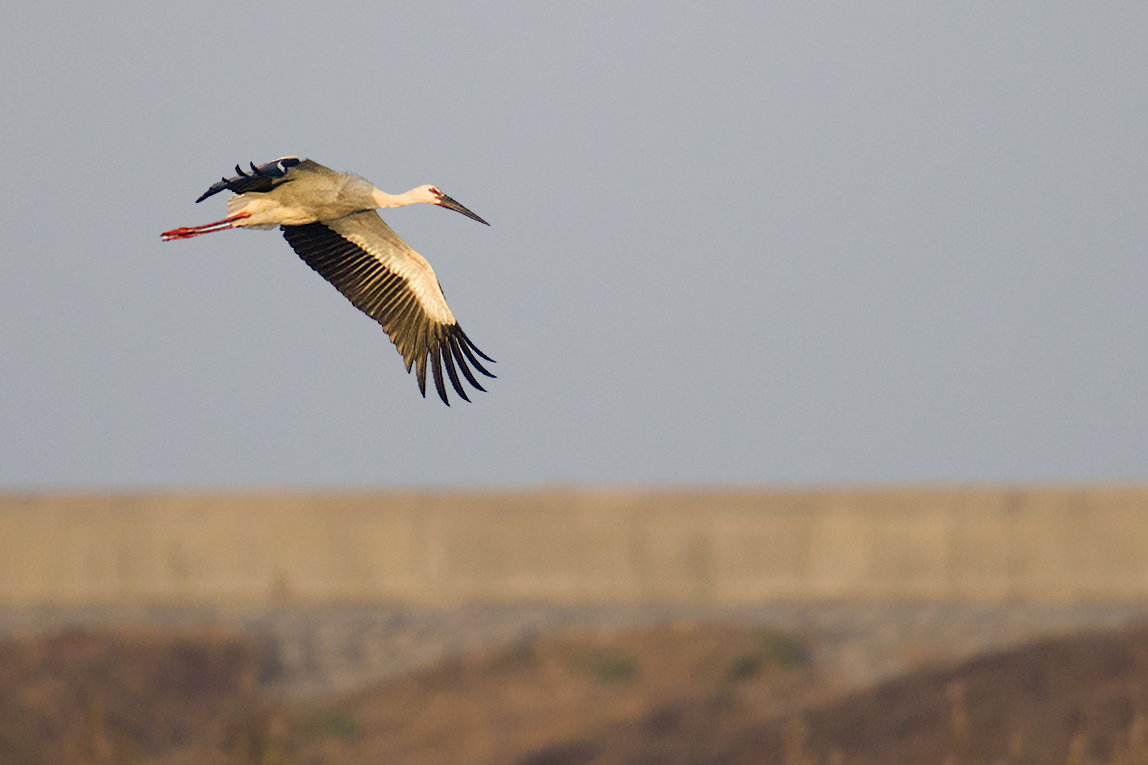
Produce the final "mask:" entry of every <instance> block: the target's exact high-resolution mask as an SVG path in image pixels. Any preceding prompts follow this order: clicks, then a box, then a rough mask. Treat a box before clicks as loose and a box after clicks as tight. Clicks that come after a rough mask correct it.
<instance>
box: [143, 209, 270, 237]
mask: <svg viewBox="0 0 1148 765" xmlns="http://www.w3.org/2000/svg"><path fill="white" fill-rule="evenodd" d="M250 217H251V213H249V212H241V213H236V214H235V215H232V216H230V217H227V218H224V219H223V220H217V221H215V223H204V224H203V225H202V226H180V227H179V228H173V229H172V230H171V231H164V232H163V233H162V234H160V237H161V238H162V239H163V241H165V242H170V241H171V240H173V239H190V238H191V237H193V236H199V235H200V234H210V233H212V232H215V231H226V230H227V229H229V228H234V227H235V223H234V221H237V220H240V219H242V218H250Z"/></svg>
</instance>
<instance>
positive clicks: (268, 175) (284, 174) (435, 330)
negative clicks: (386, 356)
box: [162, 157, 494, 406]
mask: <svg viewBox="0 0 1148 765" xmlns="http://www.w3.org/2000/svg"><path fill="white" fill-rule="evenodd" d="M235 172H236V173H237V175H236V177H234V178H223V179H221V180H220V181H219V182H218V183H215V184H213V185H212V186H211V187H210V188H209V189H208V190H207V191H205V192H204V193H203V194H202V195H201V196H200V197H199V199H197V200H195V201H196V202H197V203H199V202H202V201H203V200H205V199H207V198H208V197H210V196H211V195H213V194H218V193H219V192H221V191H223V190H224V189H226V190H228V191H231V192H234V196H232V197H231V198H230V199H228V200H227V217H226V218H224V219H223V220H218V221H215V222H214V223H206V224H204V225H202V226H190V227H181V228H175V229H172V230H171V231H165V232H163V234H162V238H163V241H165V242H169V241H172V240H173V239H190V238H191V237H193V236H199V235H200V234H210V233H213V232H215V231H226V230H227V229H229V228H254V229H268V228H274V227H275V226H278V227H279V230H280V231H282V232H283V237H284V238H285V239H286V240H287V243H288V244H289V245H291V248H292V249H293V250H295V252H296V253H298V255H299V257H300V258H302V259H303V261H304V262H305V263H306V264H307V265H309V266H310V267H311V268H313V269H314V270H315V271H316V272H318V274H319V275H320V276H322V277H323V278H324V279H326V280H327V281H329V282H330V283H331V284H333V285H334V286H335V289H337V290H339V292H341V293H343V296H344V297H346V298H347V299H348V300H350V301H351V303H352V304H354V306H355V307H356V308H358V309H359V310H360V311H362V312H363V313H365V314H367V315H368V316H370V317H371V318H372V319H374V320H375V321H377V322H378V323H379V324H381V325H382V327H383V330H384V331H386V333H387V335H388V336H389V337H390V338H391V342H392V343H394V344H395V347H396V348H397V349H398V351H399V353H400V354H401V355H402V357H403V360H404V361H405V362H406V366H407V373H408V374H409V373H410V371H411V368H412V367H413V368H414V369H415V374H416V377H417V378H418V382H419V391H420V392H421V393H422V395H423V397H424V398H425V397H426V376H427V359H428V358H429V359H430V367H431V371H432V374H433V375H434V383H435V388H436V389H437V390H438V395H439V398H441V399H442V400H443V403H444V404H446V405H447V406H450V401H449V400H447V394H446V385H445V384H444V382H443V367H445V368H446V374H447V377H449V378H450V384H451V386H452V387H453V388H454V389H455V391H456V392H457V393H458V395H459V396H461V397H462V398H463V400H465V401H470V399H469V398H467V395H466V391H465V390H463V386H462V383H461V382H460V380H459V375H458V373H459V372H461V373H462V376H463V377H465V378H466V380H467V382H469V383H470V384H471V385H473V386H474V387H475V388H477V389H478V390H481V391H485V388H483V387H482V386H481V385H479V384H478V381H477V380H476V379H475V377H474V374H473V373H472V372H471V370H470V367H471V366H473V367H474V368H475V369H477V370H478V371H479V372H481V373H482V374H484V375H486V376H487V377H494V375H492V374H491V373H490V372H488V371H487V370H486V369H484V368H483V366H482V364H481V363H480V362H479V360H478V358H476V356H480V357H482V358H483V359H485V360H486V361H490V362H493V361H494V359H492V358H490V357H489V356H487V355H486V354H485V353H483V352H482V351H480V350H479V349H478V347H477V346H476V345H475V344H474V343H472V342H471V341H470V338H468V337H467V336H466V333H465V332H463V331H462V327H460V326H459V325H458V322H457V321H455V319H454V316H453V315H452V314H451V312H450V308H448V307H447V305H446V298H444V297H443V294H442V287H441V286H440V285H439V282H438V279H437V278H436V277H435V274H434V271H433V270H432V269H431V267H430V263H427V261H426V260H425V259H424V258H423V257H422V256H421V255H419V254H418V253H417V252H415V251H414V250H412V249H411V248H410V247H409V246H408V245H407V243H406V242H404V241H403V240H402V239H400V238H399V236H398V235H397V234H396V233H395V232H394V231H392V230H391V228H390V226H388V225H387V224H386V223H384V222H383V219H382V218H380V217H379V214H378V213H377V212H376V210H379V209H388V208H391V207H403V206H404V205H410V204H418V203H424V204H432V205H438V206H439V207H445V208H446V209H448V210H454V211H456V212H460V213H462V214H463V215H465V216H466V217H468V218H471V219H473V220H476V221H478V222H479V223H483V224H485V225H488V226H489V225H490V224H489V223H487V222H486V221H484V220H483V219H482V218H480V217H478V216H477V215H475V214H474V213H472V212H471V211H470V210H468V209H466V208H465V207H463V206H462V205H461V204H459V203H458V202H456V201H455V200H453V199H451V198H450V197H448V196H447V195H446V194H443V193H442V192H441V191H439V190H438V189H437V188H436V187H434V186H419V187H418V188H414V189H411V190H410V191H408V192H406V193H405V194H398V195H392V194H388V193H386V192H384V191H380V190H379V189H376V188H375V187H374V186H373V185H371V183H370V182H368V181H367V180H365V179H363V178H360V177H359V176H357V175H354V174H352V173H339V172H336V171H334V170H331V169H330V168H327V167H323V166H322V165H320V164H319V163H317V162H312V161H311V160H309V159H303V160H301V159H299V158H298V157H282V158H280V159H277V160H275V161H274V162H268V163H267V164H265V165H259V166H258V167H256V166H255V164H254V163H251V172H246V171H244V170H243V169H241V168H240V167H239V165H236V166H235ZM456 367H457V369H456Z"/></svg>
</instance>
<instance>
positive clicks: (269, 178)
mask: <svg viewBox="0 0 1148 765" xmlns="http://www.w3.org/2000/svg"><path fill="white" fill-rule="evenodd" d="M297 164H299V158H298V157H283V158H281V159H277V160H275V161H274V162H268V163H267V164H265V165H259V166H258V167H256V166H255V163H254V162H252V163H251V172H250V173H248V172H244V171H243V170H242V169H241V168H240V167H239V165H236V166H235V172H236V176H235V177H234V178H221V179H220V180H219V182H218V183H213V184H212V185H211V188H209V189H208V190H207V191H205V192H203V194H201V195H200V197H199V199H197V200H195V201H196V204H198V203H200V202H202V201H203V200H205V199H207V198H208V197H210V196H212V195H213V194H218V193H219V192H221V191H223V190H224V189H227V190H228V191H233V192H235V193H236V194H247V193H249V192H261V191H271V189H273V188H275V187H276V186H278V185H279V184H280V183H289V181H283V180H281V179H282V178H283V176H285V175H287V171H288V170H290V169H291V168H293V167H295V165H297Z"/></svg>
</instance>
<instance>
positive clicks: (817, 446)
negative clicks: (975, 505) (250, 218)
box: [0, 0, 1148, 490]
mask: <svg viewBox="0 0 1148 765" xmlns="http://www.w3.org/2000/svg"><path fill="white" fill-rule="evenodd" d="M1146 31H1148V4H1145V3H1144V2H1143V1H1142V0H1139V1H1137V2H1108V3H1064V2H1047V1H1042V2H999V0H994V1H993V2H963V3H924V2H876V3H865V4H859V3H846V2H840V3H821V2H809V0H802V1H801V2H790V3H786V2H783V3H757V2H754V3H750V2H746V3H735V4H718V5H715V4H713V3H705V4H703V3H688V4H687V3H666V2H658V3H652V2H650V3H645V2H632V3H618V2H580V3H561V4H559V3H533V2H531V3H526V2H521V3H498V4H481V3H472V2H443V3H435V2H422V3H401V4H400V3H392V2H360V3H339V2H334V3H332V2H324V3H317V2H314V3H306V4H303V3H292V2H278V3H270V4H269V3H260V4H247V3H238V2H210V1H209V2H197V3H188V4H181V5H178V6H176V5H174V4H172V6H171V7H170V8H169V7H168V5H166V4H164V5H157V4H154V3H145V2H136V3H131V2H125V3H118V4H114V5H111V6H109V5H107V4H87V5H85V4H77V3H72V2H66V3H65V2H36V3H31V2H23V3H16V4H14V5H13V6H10V7H7V8H6V9H5V19H4V23H3V25H0V73H2V76H0V139H2V142H0V146H2V147H3V149H2V151H3V155H4V162H3V177H4V183H3V186H2V187H0V202H2V204H0V224H2V225H3V252H2V258H3V261H2V262H3V272H2V274H0V359H2V362H0V364H2V366H0V488H4V489H10V490H11V489H30V490H52V489H83V488H108V489H118V488H159V489H162V488H173V487H236V486H250V487H281V488H295V487H298V488H329V487H343V486H352V487H369V488H386V487H393V486H403V487H464V486H537V485H549V484H563V485H604V484H610V485H632V486H642V485H667V486H709V485H717V484H735V485H745V486H753V485H762V484H777V483H784V484H824V483H841V482H851V483H852V482H865V483H875V482H950V483H951V482H993V483H1000V482H1009V483H1017V482H1032V481H1055V482H1069V481H1107V480H1122V481H1144V480H1148V395H1146V394H1148V299H1146V291H1148V215H1146V203H1148V193H1146V192H1148V45H1146V43H1145V32H1146ZM288 154H296V155H299V156H301V157H310V158H311V159H314V160H316V161H318V162H320V163H322V164H325V165H328V166H330V167H332V168H335V169H337V170H349V171H353V172H356V173H359V174H360V175H363V176H364V177H366V178H368V179H369V180H370V181H372V182H373V183H374V184H375V185H376V186H379V187H380V188H383V189H385V190H387V191H390V192H400V191H405V190H406V189H408V188H411V187H413V186H416V185H419V184H423V183H432V184H436V185H438V186H440V187H441V188H442V189H443V190H444V191H445V192H446V193H447V194H450V195H451V196H453V197H455V198H456V199H458V200H459V201H460V202H462V203H463V204H464V205H466V206H467V207H469V208H471V209H472V210H474V211H475V212H476V213H478V214H479V215H481V216H482V217H484V218H485V219H486V220H488V221H490V223H491V224H492V225H491V227H490V228H487V227H486V226H482V225H479V224H477V223H474V222H473V221H470V220H468V219H466V218H465V217H463V216H461V215H458V214H455V213H450V212H447V211H444V210H439V209H434V208H431V207H429V206H421V205H420V206H418V207H417V208H411V209H404V210H396V211H391V212H388V213H387V214H386V215H385V218H386V220H387V221H388V222H389V223H390V224H391V225H392V227H393V228H394V229H395V230H396V231H397V232H398V233H399V235H400V236H402V237H404V238H405V239H406V240H407V241H408V242H409V243H410V244H411V245H412V246H413V247H414V248H415V249H417V250H418V251H419V252H421V253H422V254H423V255H424V256H426V257H427V258H428V259H429V260H430V261H431V263H432V264H433V265H434V267H435V270H436V271H437V273H438V275H439V278H440V280H441V281H442V284H443V286H444V290H445V292H446V295H447V297H448V299H449V301H450V305H451V308H452V310H453V312H454V314H455V316H456V317H457V318H458V319H459V322H460V324H461V325H462V326H463V328H464V329H465V330H466V331H467V333H468V334H469V335H470V337H471V338H472V339H473V340H474V341H475V343H476V344H477V345H478V346H479V347H480V348H482V349H483V350H484V351H485V352H486V353H487V354H489V355H491V356H493V357H494V358H495V359H497V360H498V363H497V364H496V365H494V367H493V368H492V371H494V372H495V373H496V374H498V375H499V379H497V380H492V381H490V384H489V385H488V386H487V389H488V391H489V392H488V393H486V394H482V393H476V394H475V396H474V397H473V398H474V402H473V403H471V404H467V403H465V402H461V401H459V402H456V403H455V404H454V405H453V406H451V407H450V408H447V407H445V406H443V405H442V403H441V402H439V401H438V399H437V397H434V396H430V397H428V398H426V399H425V400H424V399H422V398H420V396H419V393H418V388H417V385H416V382H415V379H414V377H413V376H408V375H407V374H406V372H405V370H404V368H403V365H402V361H401V359H400V357H399V355H398V353H397V352H396V351H395V349H394V347H393V346H392V345H391V344H390V342H389V341H388V340H387V338H386V336H385V335H384V334H383V332H382V330H381V328H380V327H379V326H378V325H377V324H375V323H373V322H372V321H371V320H369V319H368V318H367V317H365V316H363V315H362V314H360V313H359V312H358V311H356V310H355V309H354V308H353V307H352V306H351V305H350V304H349V303H347V302H346V300H344V298H343V297H342V296H340V295H339V294H338V293H337V292H336V291H335V290H334V289H333V288H332V287H331V286H330V285H328V284H327V283H326V282H324V281H323V280H322V279H321V278H320V277H318V276H317V275H316V274H314V273H313V272H312V271H311V270H310V269H309V268H308V267H307V266H306V265H305V264H304V263H302V262H301V261H300V260H299V258H298V257H297V256H296V255H295V254H294V253H293V252H292V251H291V249H290V248H289V247H288V246H287V244H286V242H284V241H283V239H282V237H281V236H280V235H279V233H278V232H275V231H261V232H251V231H229V232H225V233H221V234H214V235H212V236H206V237H200V238H198V239H193V240H188V241H179V242H172V243H161V242H160V238H159V234H160V232H161V231H163V230H165V229H168V228H172V227H174V226H180V225H192V224H199V223H206V222H208V221H212V220H216V219H218V218H220V217H222V216H223V210H224V197H225V195H220V196H217V197H213V198H212V199H211V200H209V201H207V202H204V203H203V204H199V205H196V204H194V200H195V198H196V197H197V196H199V194H200V193H202V192H203V191H204V190H205V189H206V188H207V187H208V186H209V185H210V184H211V183H212V182H214V181H216V180H218V179H219V177H220V176H221V175H224V174H231V168H232V167H233V166H234V165H235V164H236V163H237V162H238V163H244V164H246V163H247V162H249V161H254V162H256V163H259V162H266V161H269V160H272V159H274V158H276V157H279V156H282V155H288Z"/></svg>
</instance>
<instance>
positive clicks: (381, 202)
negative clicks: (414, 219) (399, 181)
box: [371, 189, 426, 210]
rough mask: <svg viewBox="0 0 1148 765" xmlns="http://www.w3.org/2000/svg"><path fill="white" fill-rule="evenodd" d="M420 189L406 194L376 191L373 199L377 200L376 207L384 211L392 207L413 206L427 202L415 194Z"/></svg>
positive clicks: (372, 194)
mask: <svg viewBox="0 0 1148 765" xmlns="http://www.w3.org/2000/svg"><path fill="white" fill-rule="evenodd" d="M416 191H418V189H411V190H410V191H408V192H406V193H404V194H388V193H387V192H385V191H380V190H379V189H375V190H374V191H372V192H371V197H372V198H373V199H374V200H375V206H376V207H377V208H378V209H380V210H382V209H386V208H390V207H404V206H405V205H412V204H415V203H416V202H425V201H426V200H425V199H418V198H417V197H416V196H415V192H416Z"/></svg>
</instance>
